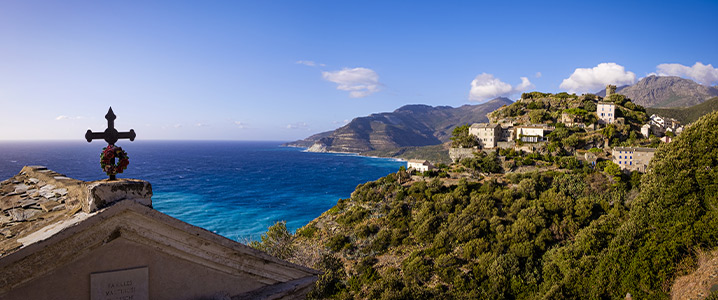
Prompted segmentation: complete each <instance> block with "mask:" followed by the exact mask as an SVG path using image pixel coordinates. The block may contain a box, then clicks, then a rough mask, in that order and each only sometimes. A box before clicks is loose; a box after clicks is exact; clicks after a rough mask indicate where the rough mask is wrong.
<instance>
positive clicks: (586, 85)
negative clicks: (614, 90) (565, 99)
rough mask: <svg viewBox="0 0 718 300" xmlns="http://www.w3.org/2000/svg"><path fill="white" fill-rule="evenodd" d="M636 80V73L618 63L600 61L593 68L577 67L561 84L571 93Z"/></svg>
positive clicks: (594, 89) (624, 83)
mask: <svg viewBox="0 0 718 300" xmlns="http://www.w3.org/2000/svg"><path fill="white" fill-rule="evenodd" d="M635 82H636V74H634V73H633V72H630V71H626V68H624V67H623V66H621V65H619V64H616V63H600V64H598V66H595V67H593V68H590V69H589V68H576V70H575V71H573V74H571V76H570V77H569V78H566V79H564V80H563V81H562V82H561V85H560V86H559V87H560V88H562V89H565V90H567V91H569V92H571V93H575V92H593V91H597V90H600V89H602V88H605V87H606V85H607V84H614V85H618V86H621V85H626V84H633V83H635Z"/></svg>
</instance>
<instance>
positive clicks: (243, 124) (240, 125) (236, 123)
mask: <svg viewBox="0 0 718 300" xmlns="http://www.w3.org/2000/svg"><path fill="white" fill-rule="evenodd" d="M234 125H237V127H238V128H239V129H247V128H249V124H247V123H243V122H240V121H234Z"/></svg>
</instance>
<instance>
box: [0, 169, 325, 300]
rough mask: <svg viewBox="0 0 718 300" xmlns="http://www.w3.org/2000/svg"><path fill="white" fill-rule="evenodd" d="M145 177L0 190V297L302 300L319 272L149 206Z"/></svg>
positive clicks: (28, 181)
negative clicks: (142, 178) (0, 212)
mask: <svg viewBox="0 0 718 300" xmlns="http://www.w3.org/2000/svg"><path fill="white" fill-rule="evenodd" d="M151 197H152V187H151V185H150V184H149V183H148V182H146V181H142V180H133V179H119V180H113V181H107V180H100V181H94V182H84V181H80V180H75V179H71V178H68V177H65V176H63V175H61V174H58V173H55V172H53V171H50V170H47V169H46V168H44V167H25V168H23V169H22V171H21V172H20V173H19V174H18V175H16V176H14V177H13V178H11V179H9V180H5V181H2V182H1V183H0V209H1V210H2V214H0V299H8V300H13V299H93V300H95V299H133V300H142V299H145V300H146V299H301V298H304V297H305V295H306V293H307V292H308V291H309V289H310V288H311V287H312V285H313V283H314V282H315V281H316V280H317V275H318V274H319V273H318V272H317V271H315V270H312V269H309V268H305V267H302V266H299V265H295V264H292V263H289V262H286V261H283V260H280V259H278V258H275V257H273V256H270V255H268V254H266V253H264V252H261V251H258V250H256V249H253V248H251V247H248V246H246V245H244V244H241V243H238V242H236V241H233V240H230V239H227V238H224V237H222V236H219V235H217V234H214V233H212V232H209V231H207V230H204V229H202V228H199V227H196V226H193V225H190V224H187V223H185V222H182V221H180V220H178V219H175V218H173V217H170V216H168V215H165V214H163V213H161V212H159V211H156V210H154V209H152V199H151Z"/></svg>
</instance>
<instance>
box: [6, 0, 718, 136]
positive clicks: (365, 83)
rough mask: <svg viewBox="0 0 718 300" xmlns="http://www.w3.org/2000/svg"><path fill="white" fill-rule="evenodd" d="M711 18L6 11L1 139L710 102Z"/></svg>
mask: <svg viewBox="0 0 718 300" xmlns="http://www.w3.org/2000/svg"><path fill="white" fill-rule="evenodd" d="M716 15H718V1H675V2H670V3H664V2H660V1H640V2H639V1H635V2H633V1H616V2H612V1H590V2H584V1H565V2H556V1H540V2H536V1H525V2H522V1H491V3H486V1H434V2H421V1H166V2H156V1H45V2H41V1H2V2H0V62H1V63H0V140H17V139H41V140H42V139H77V140H81V139H82V138H83V135H84V132H85V131H86V130H87V129H88V128H92V129H94V130H96V131H101V130H104V128H105V125H106V124H105V121H104V119H103V116H104V114H105V113H106V111H107V108H108V107H109V106H112V107H113V109H114V111H115V113H116V114H117V115H118V119H117V121H116V126H117V128H118V129H121V130H126V129H129V128H134V129H135V131H136V132H137V135H138V139H232V140H294V139H299V138H304V137H306V136H308V135H310V134H313V133H317V132H321V131H326V130H331V129H335V128H337V127H339V126H341V125H343V124H344V123H345V122H346V121H347V120H351V119H352V118H355V117H358V116H363V115H368V114H370V113H375V112H384V111H392V110H394V109H396V108H398V107H400V106H402V105H405V104H414V103H421V104H429V105H450V106H460V105H463V104H477V103H481V102H482V101H485V100H487V99H489V98H490V97H493V96H497V95H503V96H509V97H510V98H512V99H516V97H517V96H518V95H519V93H520V92H521V91H526V90H539V91H544V92H558V91H572V92H577V93H582V92H587V91H595V90H596V87H599V86H601V85H605V83H604V82H605V81H611V82H614V83H615V82H618V83H630V82H635V81H636V80H638V79H640V78H641V77H644V76H646V75H648V74H652V73H658V74H667V75H680V76H683V77H687V78H692V79H695V80H697V81H698V80H702V81H703V83H704V84H709V85H715V84H718V75H716V74H718V70H716V68H715V67H713V65H716V66H718V39H716V36H718V32H717V31H718V21H716V17H715V16H716ZM698 63H700V64H698ZM709 64H710V65H711V66H708V65H709ZM659 65H660V66H661V67H659ZM521 77H525V79H522V78H521ZM472 82H473V84H472Z"/></svg>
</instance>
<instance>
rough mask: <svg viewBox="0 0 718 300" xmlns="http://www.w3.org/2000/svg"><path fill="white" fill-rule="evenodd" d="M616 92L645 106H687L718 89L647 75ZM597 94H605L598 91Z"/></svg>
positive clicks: (700, 101) (714, 92) (678, 79)
mask: <svg viewBox="0 0 718 300" xmlns="http://www.w3.org/2000/svg"><path fill="white" fill-rule="evenodd" d="M616 92H617V93H619V94H623V95H626V97H628V98H631V99H632V100H633V102H635V103H636V104H639V105H642V106H645V107H688V106H693V105H697V104H700V103H703V102H705V101H706V100H708V99H709V98H712V97H716V96H718V89H716V88H715V87H710V86H704V85H701V84H698V83H696V82H694V81H693V80H690V79H685V78H680V77H676V76H654V75H652V76H648V77H645V78H643V79H641V80H640V81H639V82H637V83H636V84H634V85H630V86H622V87H620V88H618V89H617V90H616ZM597 95H598V96H601V97H603V96H605V95H606V91H605V90H603V91H600V92H599V93H597Z"/></svg>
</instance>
